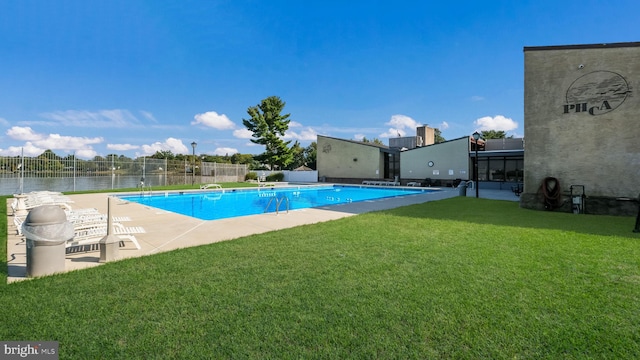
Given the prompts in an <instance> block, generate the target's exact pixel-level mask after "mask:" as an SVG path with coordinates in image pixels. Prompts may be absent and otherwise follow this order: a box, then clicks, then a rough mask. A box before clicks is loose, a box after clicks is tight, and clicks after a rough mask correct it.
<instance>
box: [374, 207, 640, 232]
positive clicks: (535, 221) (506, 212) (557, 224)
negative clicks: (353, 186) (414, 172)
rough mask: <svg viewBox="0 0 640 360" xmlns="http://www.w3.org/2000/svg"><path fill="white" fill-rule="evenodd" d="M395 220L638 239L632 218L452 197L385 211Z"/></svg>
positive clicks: (633, 218)
mask: <svg viewBox="0 0 640 360" xmlns="http://www.w3.org/2000/svg"><path fill="white" fill-rule="evenodd" d="M386 212H388V213H389V214H392V215H395V216H406V217H415V218H421V219H424V218H429V219H441V220H454V221H463V222H471V223H476V224H491V225H498V226H513V227H520V228H535V229H552V230H562V231H569V232H576V233H584V234H591V235H600V236H621V237H626V238H632V239H640V234H639V233H634V232H633V229H634V226H635V225H634V224H635V217H631V216H608V215H585V214H572V213H560V212H553V211H538V210H531V209H523V208H521V207H520V204H519V203H517V202H513V201H502V200H488V199H476V198H472V197H453V198H449V199H445V200H440V201H432V202H426V203H422V204H416V205H409V206H404V207H399V208H395V209H390V210H386Z"/></svg>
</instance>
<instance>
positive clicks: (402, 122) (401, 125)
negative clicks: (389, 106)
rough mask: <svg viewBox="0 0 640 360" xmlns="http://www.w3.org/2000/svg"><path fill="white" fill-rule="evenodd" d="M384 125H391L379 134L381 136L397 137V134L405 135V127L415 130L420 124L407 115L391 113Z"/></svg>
mask: <svg viewBox="0 0 640 360" xmlns="http://www.w3.org/2000/svg"><path fill="white" fill-rule="evenodd" d="M385 125H391V126H392V127H391V128H389V130H387V131H386V132H384V133H382V134H380V135H379V136H380V137H381V138H389V137H397V136H405V135H406V134H407V129H409V130H411V131H412V132H415V129H416V128H417V127H418V126H421V124H420V123H418V122H417V121H415V120H413V119H412V118H410V117H409V116H406V115H399V114H398V115H393V116H391V120H389V121H388V122H386V123H385Z"/></svg>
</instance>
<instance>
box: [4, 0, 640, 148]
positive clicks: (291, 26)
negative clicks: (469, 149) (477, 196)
mask: <svg viewBox="0 0 640 360" xmlns="http://www.w3.org/2000/svg"><path fill="white" fill-rule="evenodd" d="M639 10H640V3H638V2H637V1H636V0H628V1H627V0H625V1H617V0H610V1H590V0H585V1H562V0H555V1H547V0H534V1H517V0H511V1H456V2H449V1H427V0H424V1H403V0H395V1H375V0H368V1H359V0H353V1H348V0H343V1H335V0H306V1H294V0H269V1H266V0H265V1H242V0H229V1H159V0H150V1H139V0H123V1H120V0H111V1H86V0H78V1H65V0H59V1H44V0H42V1H36V0H4V1H2V2H0V71H1V72H2V75H1V76H0V155H3V156H13V155H20V153H21V151H24V154H25V155H27V156H36V155H39V154H40V153H42V152H43V151H44V150H46V149H51V150H53V151H54V152H55V153H57V154H58V155H61V156H64V155H67V154H71V153H75V154H76V156H78V157H80V158H85V159H87V158H93V157H94V156H106V155H107V154H113V153H115V154H119V155H125V156H129V157H137V156H143V155H152V154H154V153H155V152H156V151H158V150H170V151H172V152H173V153H176V154H177V153H183V154H190V153H191V152H192V149H191V145H190V144H191V142H193V141H196V142H197V144H198V145H197V148H196V153H198V154H219V155H224V154H229V155H231V154H233V153H236V152H240V153H243V154H259V153H262V152H263V151H264V149H263V148H262V147H260V146H257V145H253V144H252V143H251V142H250V141H249V138H250V136H251V134H250V133H247V131H246V129H245V128H244V126H243V125H242V119H247V118H248V115H247V112H246V110H247V108H248V107H249V106H254V105H257V104H258V103H259V102H260V101H261V100H262V99H264V98H266V97H268V96H272V95H275V96H279V97H280V98H282V100H284V101H285V102H286V104H287V105H286V107H285V111H284V112H285V113H290V114H291V120H292V122H291V124H290V127H289V131H288V132H287V134H286V138H287V139H288V140H294V141H295V140H298V141H299V142H300V143H301V145H302V146H308V145H309V144H310V143H311V142H312V141H315V139H316V136H317V135H325V136H331V137H337V138H344V139H355V140H360V139H361V138H362V137H363V136H365V137H367V138H368V139H373V138H378V139H380V140H382V141H383V142H384V143H385V144H388V138H389V137H394V136H398V134H401V135H403V136H405V135H406V136H412V135H415V127H416V126H419V125H425V124H426V125H429V126H431V127H435V128H439V129H440V130H441V132H442V135H443V136H444V137H445V138H446V139H454V138H458V137H461V136H465V135H469V134H471V133H473V132H474V131H475V130H504V131H506V132H507V134H508V135H514V136H516V137H521V136H524V135H525V134H524V126H523V125H524V124H523V92H524V91H523V86H524V85H523V77H524V70H523V69H524V64H523V58H524V57H523V47H525V46H546V45H570V44H598V43H612V42H629V41H639V40H640V26H639V25H638V18H637V16H638V15H637V14H638V13H639V12H640V11H639Z"/></svg>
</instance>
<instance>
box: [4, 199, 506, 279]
mask: <svg viewBox="0 0 640 360" xmlns="http://www.w3.org/2000/svg"><path fill="white" fill-rule="evenodd" d="M110 195H113V194H109V193H100V194H82V195H71V196H70V197H71V199H72V200H73V204H72V206H73V208H74V209H83V208H96V209H98V210H99V211H100V212H101V213H104V214H106V213H107V207H108V202H109V197H110ZM117 195H123V193H118V194H117ZM455 196H459V192H458V189H455V188H443V189H442V191H438V192H432V193H421V194H418V195H411V196H405V197H400V198H390V199H381V200H376V201H363V202H356V203H350V204H344V205H333V206H325V207H319V208H311V209H301V210H292V211H289V212H288V213H287V212H280V214H275V213H269V214H260V215H251V216H243V217H237V218H230V219H221V220H200V219H196V218H192V217H189V216H184V215H180V214H176V213H172V212H168V211H164V210H160V209H156V208H152V207H149V206H146V205H143V204H138V203H132V202H128V201H123V200H120V199H118V198H115V197H112V200H111V216H128V217H129V218H131V221H130V222H125V223H123V225H125V226H140V227H143V228H144V229H145V230H146V232H145V233H142V234H135V237H136V239H137V240H138V243H139V244H140V247H141V249H140V250H138V249H136V248H135V246H133V244H132V243H131V242H125V245H126V246H125V247H121V248H120V250H119V259H125V258H131V257H140V256H145V255H153V254H156V253H159V252H164V251H171V250H175V249H179V248H186V247H192V246H199V245H205V244H212V243H215V242H219V241H225V240H232V239H237V238H240V237H243V236H248V235H254V234H260V233H265V232H269V231H275V230H281V229H286V228H291V227H294V226H299V225H305V224H314V223H319V222H325V221H331V220H336V219H340V218H343V217H347V216H352V215H357V214H361V213H365V212H370V211H377V210H385V209H392V208H396V207H400V206H406V205H412V204H419V203H424V202H428V201H435V200H441V199H447V198H451V197H455ZM467 196H475V192H473V190H471V189H469V190H467ZM480 197H481V198H489V199H497V200H508V201H518V197H516V196H515V195H514V194H513V192H511V191H508V190H484V191H483V190H482V189H480ZM11 200H12V199H8V201H7V209H8V210H7V214H8V219H7V232H8V235H7V267H8V269H7V273H8V276H7V282H9V283H10V282H14V281H19V280H25V279H28V277H27V261H26V241H25V239H24V237H22V236H18V235H17V231H16V228H15V225H14V223H13V216H12V211H11V208H10V206H9V204H10V202H11ZM99 259H100V252H99V251H89V252H82V253H75V254H67V255H66V258H65V272H68V271H73V270H80V269H84V268H88V267H92V266H98V265H101V264H102V263H100V262H99Z"/></svg>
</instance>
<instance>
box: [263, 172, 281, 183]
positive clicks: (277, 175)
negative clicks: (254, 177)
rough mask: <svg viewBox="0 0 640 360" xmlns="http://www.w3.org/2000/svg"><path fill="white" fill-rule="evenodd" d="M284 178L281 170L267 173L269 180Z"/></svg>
mask: <svg viewBox="0 0 640 360" xmlns="http://www.w3.org/2000/svg"><path fill="white" fill-rule="evenodd" d="M283 180H284V174H283V173H281V172H277V173H273V174H269V175H267V181H283Z"/></svg>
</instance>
